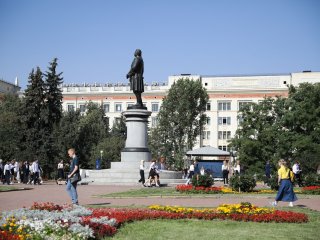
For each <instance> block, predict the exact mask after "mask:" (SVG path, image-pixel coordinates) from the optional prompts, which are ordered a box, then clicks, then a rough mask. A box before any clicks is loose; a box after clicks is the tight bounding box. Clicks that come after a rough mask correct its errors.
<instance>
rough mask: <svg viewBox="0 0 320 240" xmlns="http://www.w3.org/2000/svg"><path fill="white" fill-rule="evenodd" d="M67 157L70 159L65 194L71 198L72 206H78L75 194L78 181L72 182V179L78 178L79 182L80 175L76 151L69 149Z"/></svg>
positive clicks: (76, 194)
mask: <svg viewBox="0 0 320 240" xmlns="http://www.w3.org/2000/svg"><path fill="white" fill-rule="evenodd" d="M68 155H69V157H70V158H71V161H70V172H69V174H68V180H67V192H68V194H69V196H70V198H71V201H72V204H73V205H79V202H78V193H77V184H78V181H73V180H72V178H73V177H74V178H75V177H77V176H76V175H78V177H79V179H78V180H79V181H80V173H79V170H80V169H79V160H78V157H77V156H76V151H75V149H74V148H70V149H69V150H68Z"/></svg>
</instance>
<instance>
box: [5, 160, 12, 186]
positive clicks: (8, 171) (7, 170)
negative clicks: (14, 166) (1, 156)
mask: <svg viewBox="0 0 320 240" xmlns="http://www.w3.org/2000/svg"><path fill="white" fill-rule="evenodd" d="M3 174H4V176H5V183H7V184H8V185H9V184H11V183H10V177H11V167H10V163H9V162H6V164H5V165H4V168H3Z"/></svg>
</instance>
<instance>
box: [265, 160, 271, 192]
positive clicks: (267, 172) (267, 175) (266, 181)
mask: <svg viewBox="0 0 320 240" xmlns="http://www.w3.org/2000/svg"><path fill="white" fill-rule="evenodd" d="M264 170H265V175H266V179H265V182H264V184H266V185H267V186H269V184H270V178H271V166H270V161H267V163H266V166H265V169H264Z"/></svg>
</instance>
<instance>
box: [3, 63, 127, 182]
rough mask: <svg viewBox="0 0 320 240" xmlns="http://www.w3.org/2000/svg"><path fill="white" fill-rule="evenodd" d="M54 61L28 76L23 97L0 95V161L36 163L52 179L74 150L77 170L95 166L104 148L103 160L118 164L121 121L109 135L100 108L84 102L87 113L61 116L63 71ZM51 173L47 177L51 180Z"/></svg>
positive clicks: (122, 126) (122, 141)
mask: <svg viewBox="0 0 320 240" xmlns="http://www.w3.org/2000/svg"><path fill="white" fill-rule="evenodd" d="M57 65H58V64H57V59H54V60H53V61H52V62H51V63H50V64H49V67H48V71H46V72H45V73H43V72H42V71H41V69H40V68H39V67H38V68H37V69H36V70H32V71H31V73H30V75H29V84H28V86H27V89H26V91H25V95H24V97H23V98H21V99H20V98H18V97H17V96H15V95H3V96H2V99H1V101H0V157H1V158H2V159H4V160H5V161H6V160H12V159H16V160H17V161H34V160H36V159H38V160H39V161H40V164H41V166H42V168H43V170H44V174H45V175H46V176H48V177H53V175H54V173H55V169H56V164H57V163H58V162H59V161H61V160H65V161H66V160H67V159H68V158H67V154H66V153H67V149H68V148H71V147H74V148H76V150H77V154H78V155H79V157H80V164H81V167H82V168H88V167H94V165H95V159H97V158H98V157H100V151H101V150H103V152H104V154H103V158H104V161H103V162H102V164H103V166H104V167H105V166H106V164H107V163H106V160H113V161H120V152H121V149H122V148H123V146H124V141H125V136H124V132H125V126H124V123H123V120H122V121H120V122H119V123H117V124H116V125H114V126H113V128H112V131H109V123H108V119H107V118H105V114H104V111H103V109H102V107H100V106H98V105H95V104H93V103H89V104H88V105H87V113H86V115H84V116H82V115H81V114H80V112H79V111H74V112H65V113H63V112H62V105H61V104H62V92H61V89H60V88H59V86H60V85H61V84H62V80H63V79H62V73H57V71H56V68H57ZM50 175H51V176H50Z"/></svg>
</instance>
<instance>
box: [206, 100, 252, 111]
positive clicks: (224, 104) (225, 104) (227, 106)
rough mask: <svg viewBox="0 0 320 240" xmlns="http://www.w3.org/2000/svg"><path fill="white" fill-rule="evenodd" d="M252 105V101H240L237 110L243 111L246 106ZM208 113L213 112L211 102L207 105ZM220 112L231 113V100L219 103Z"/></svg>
mask: <svg viewBox="0 0 320 240" xmlns="http://www.w3.org/2000/svg"><path fill="white" fill-rule="evenodd" d="M251 103H252V101H243V100H241V101H238V109H237V110H241V109H242V108H243V107H244V106H246V105H248V104H251ZM207 111H211V102H208V103H207ZM218 111H231V100H224V101H218Z"/></svg>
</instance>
